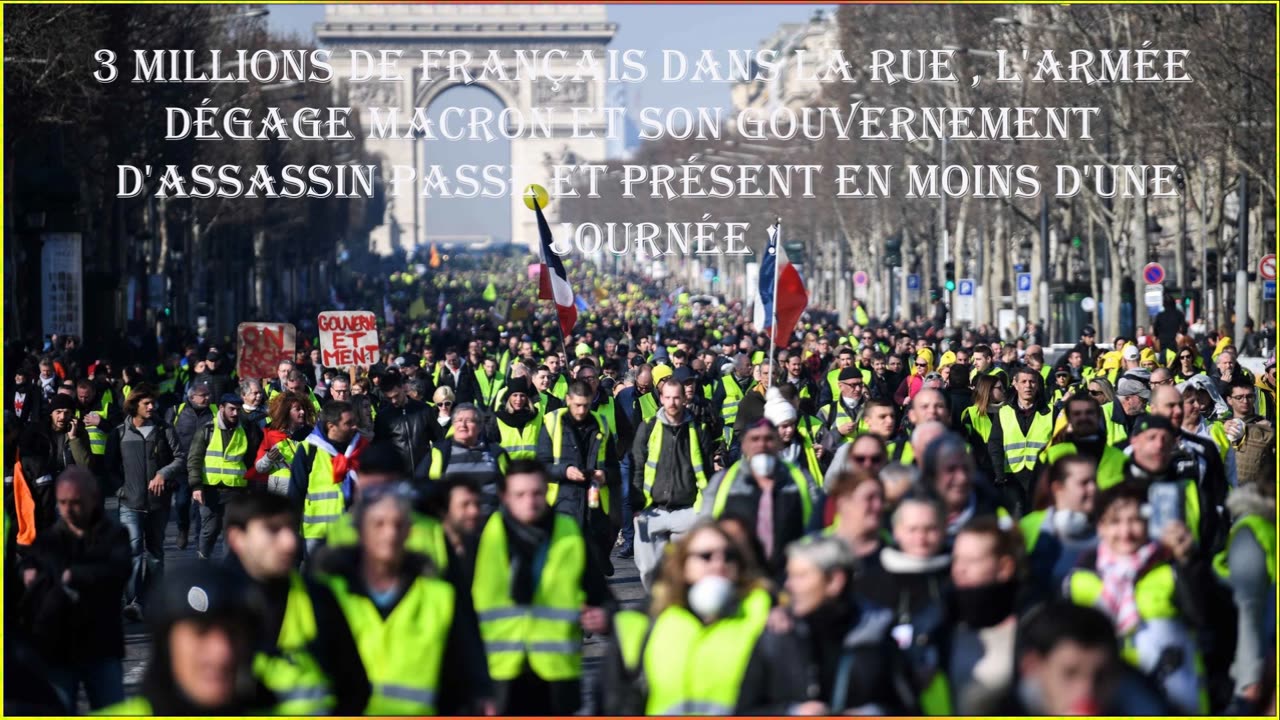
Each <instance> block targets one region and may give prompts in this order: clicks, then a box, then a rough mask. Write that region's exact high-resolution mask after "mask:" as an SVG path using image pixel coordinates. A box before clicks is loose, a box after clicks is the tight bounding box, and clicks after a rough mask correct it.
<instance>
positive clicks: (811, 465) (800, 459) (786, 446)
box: [764, 388, 824, 486]
mask: <svg viewBox="0 0 1280 720" xmlns="http://www.w3.org/2000/svg"><path fill="white" fill-rule="evenodd" d="M794 393H795V389H794V388H769V392H767V393H766V394H765V403H764V418H765V419H766V420H768V421H769V422H771V423H773V424H774V425H775V426H776V427H777V428H778V439H779V441H780V442H781V445H782V447H781V450H780V451H779V452H778V455H779V457H781V458H782V459H783V460H786V461H787V462H789V463H791V464H792V465H795V466H796V467H798V468H800V469H801V470H802V471H803V472H804V473H805V474H806V475H807V476H808V478H809V480H810V483H811V484H814V485H818V486H821V485H822V466H821V465H820V464H819V462H818V461H819V460H820V459H821V457H822V452H823V450H824V449H823V448H822V447H821V446H819V447H817V448H815V447H814V445H813V442H812V440H811V439H810V438H808V437H806V436H805V434H804V433H802V432H800V427H799V419H800V415H799V412H798V411H797V410H796V407H795V405H793V404H792V401H791V400H788V399H787V397H786V396H787V395H794Z"/></svg>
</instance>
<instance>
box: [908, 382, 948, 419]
mask: <svg viewBox="0 0 1280 720" xmlns="http://www.w3.org/2000/svg"><path fill="white" fill-rule="evenodd" d="M907 417H908V419H910V420H911V424H912V425H915V426H916V427H919V426H920V425H923V424H924V423H927V422H930V421H936V422H940V423H942V424H943V426H944V428H945V427H946V426H947V425H950V422H951V410H950V409H949V408H948V407H947V398H946V397H945V396H944V395H943V394H942V392H941V391H939V390H934V389H933V388H925V389H923V390H921V391H919V392H917V393H916V396H915V397H914V398H912V399H911V410H910V411H909V412H908V413H907Z"/></svg>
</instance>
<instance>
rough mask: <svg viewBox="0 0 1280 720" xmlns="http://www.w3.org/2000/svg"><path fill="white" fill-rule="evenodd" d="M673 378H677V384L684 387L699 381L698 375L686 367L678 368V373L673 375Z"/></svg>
mask: <svg viewBox="0 0 1280 720" xmlns="http://www.w3.org/2000/svg"><path fill="white" fill-rule="evenodd" d="M671 377H673V378H675V379H676V382H678V383H680V384H681V385H683V384H685V383H689V382H693V381H695V380H697V379H698V374H697V373H695V372H694V371H693V370H691V369H690V368H689V366H687V365H685V366H682V367H678V368H676V371H675V372H674V373H672V375H671Z"/></svg>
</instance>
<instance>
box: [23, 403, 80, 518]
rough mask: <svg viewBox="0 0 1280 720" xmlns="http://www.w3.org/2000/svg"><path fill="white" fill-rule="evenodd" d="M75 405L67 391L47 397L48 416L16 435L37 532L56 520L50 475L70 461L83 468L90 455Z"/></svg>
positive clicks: (56, 472) (62, 468) (64, 467)
mask: <svg viewBox="0 0 1280 720" xmlns="http://www.w3.org/2000/svg"><path fill="white" fill-rule="evenodd" d="M75 409H76V403H75V400H74V399H73V398H72V397H71V396H70V395H63V394H61V393H59V394H57V395H54V396H53V399H52V400H50V401H49V418H48V419H47V420H43V421H41V422H40V423H38V424H35V423H33V424H31V425H28V426H26V427H25V428H23V429H22V434H21V435H19V436H18V458H19V461H20V462H21V463H22V473H23V475H24V476H25V477H26V480H27V486H28V487H30V488H31V495H32V498H33V499H34V500H35V523H36V532H37V533H39V532H41V531H43V530H44V529H46V528H48V527H51V526H52V525H53V524H54V523H55V522H57V520H58V502H57V499H56V497H55V495H54V490H53V480H54V478H56V477H57V476H58V475H59V474H60V473H61V472H62V471H63V470H65V469H67V468H68V467H70V466H72V465H80V466H83V467H86V468H87V467H89V466H90V462H91V461H92V459H93V455H92V454H91V453H90V451H89V441H88V438H87V437H86V434H85V428H84V426H83V425H81V424H80V420H79V418H77V417H76V416H75Z"/></svg>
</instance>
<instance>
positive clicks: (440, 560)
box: [324, 512, 449, 572]
mask: <svg viewBox="0 0 1280 720" xmlns="http://www.w3.org/2000/svg"><path fill="white" fill-rule="evenodd" d="M327 531H328V534H327V535H326V536H325V540H324V543H325V545H327V546H329V547H355V546H356V545H358V544H360V530H359V528H357V527H356V520H355V518H354V517H353V516H352V515H351V514H350V513H344V514H343V515H342V517H341V518H340V519H339V520H338V521H337V522H333V523H329V525H328V528H327ZM404 547H405V549H406V550H408V551H409V552H415V553H418V554H420V555H426V556H427V557H429V558H431V561H432V562H433V563H435V565H436V568H437V569H439V570H440V571H441V572H444V570H445V569H446V568H448V567H449V540H448V538H446V537H445V534H444V525H442V524H441V523H440V521H439V520H437V519H435V518H434V517H431V516H430V515H423V514H421V513H417V512H415V513H413V514H412V516H411V517H410V520H409V539H408V540H406V541H405V543H404Z"/></svg>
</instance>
